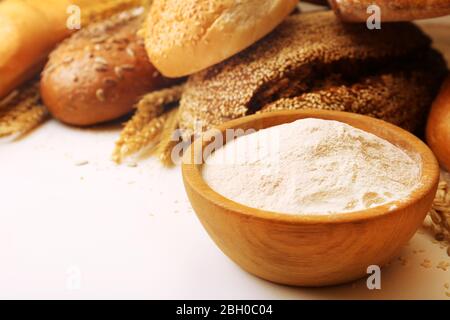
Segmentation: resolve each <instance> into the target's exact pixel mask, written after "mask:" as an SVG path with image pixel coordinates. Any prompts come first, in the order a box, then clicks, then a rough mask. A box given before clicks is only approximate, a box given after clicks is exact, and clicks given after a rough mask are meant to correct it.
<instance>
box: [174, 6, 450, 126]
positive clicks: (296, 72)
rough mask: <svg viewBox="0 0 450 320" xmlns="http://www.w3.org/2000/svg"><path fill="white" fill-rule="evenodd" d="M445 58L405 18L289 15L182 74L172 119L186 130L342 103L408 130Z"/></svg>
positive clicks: (430, 94)
mask: <svg viewBox="0 0 450 320" xmlns="http://www.w3.org/2000/svg"><path fill="white" fill-rule="evenodd" d="M445 72H446V66H445V62H444V61H443V59H442V57H441V56H440V54H438V53H435V52H434V53H433V52H432V51H431V49H430V40H429V38H428V37H427V36H425V35H424V34H423V33H422V32H421V30H420V29H419V28H417V27H416V26H415V25H413V24H411V23H395V24H385V25H383V28H382V29H381V30H373V31H370V30H368V29H367V28H366V27H365V25H357V24H352V25H347V24H343V23H341V22H340V21H339V20H338V19H337V18H336V17H335V16H334V14H333V13H332V12H330V11H327V12H315V13H308V14H299V15H293V16H291V17H289V18H288V19H286V21H285V22H283V23H282V24H281V25H280V26H279V27H278V28H277V29H276V30H275V31H274V32H272V33H271V34H270V35H268V36H267V37H265V38H264V39H262V40H260V41H259V42H258V43H256V44H254V45H253V46H252V47H250V48H248V49H247V50H245V51H244V52H241V53H240V54H238V55H236V56H234V57H232V58H230V59H228V60H227V61H224V62H222V63H220V64H218V65H216V66H213V67H211V68H209V69H207V70H204V71H202V72H199V73H197V74H195V75H193V76H191V77H190V78H189V81H188V83H187V85H186V88H185V91H184V93H183V96H182V99H181V101H180V112H179V125H180V128H181V129H184V130H186V131H187V132H188V133H189V132H191V131H192V130H193V129H194V128H195V127H196V126H198V121H200V122H201V124H202V125H203V127H204V128H205V129H208V128H210V127H212V126H215V125H218V124H221V123H223V122H225V121H227V120H231V119H235V118H238V117H242V116H245V115H247V114H251V113H254V112H257V111H259V110H263V111H270V110H277V109H286V108H319V109H333V110H346V111H353V112H358V113H362V114H368V115H372V116H375V117H378V118H381V119H385V120H388V121H391V122H393V123H396V124H398V125H401V126H403V127H405V128H407V129H409V130H416V129H418V127H419V123H422V122H423V120H422V119H423V117H424V115H425V114H426V113H427V111H428V107H429V105H430V103H431V101H432V98H433V96H434V95H435V93H436V90H437V88H438V87H439V84H440V82H441V79H442V77H443V75H444V74H445Z"/></svg>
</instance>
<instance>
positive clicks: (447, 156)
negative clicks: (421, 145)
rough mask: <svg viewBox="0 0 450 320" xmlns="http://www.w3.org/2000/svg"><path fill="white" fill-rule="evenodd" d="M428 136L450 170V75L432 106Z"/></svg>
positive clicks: (446, 167)
mask: <svg viewBox="0 0 450 320" xmlns="http://www.w3.org/2000/svg"><path fill="white" fill-rule="evenodd" d="M426 138H427V143H428V145H429V146H430V148H431V150H433V152H434V154H435V155H436V157H437V158H438V160H439V162H440V163H441V165H442V166H443V167H444V168H445V169H447V171H450V76H449V77H448V78H447V80H446V81H445V83H444V85H443V86H442V88H441V91H440V93H439V95H438V97H437V98H436V100H435V101H434V103H433V106H432V108H431V112H430V115H429V117H428V123H427V129H426Z"/></svg>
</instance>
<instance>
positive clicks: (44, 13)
mask: <svg viewBox="0 0 450 320" xmlns="http://www.w3.org/2000/svg"><path fill="white" fill-rule="evenodd" d="M68 4H69V1H68V0H45V1H44V0H41V1H31V0H28V1H25V0H5V1H3V2H0V39H2V42H1V43H0V98H2V97H4V96H5V95H7V94H8V93H9V92H10V91H12V90H13V89H15V88H16V87H17V86H19V85H20V84H21V83H23V82H24V81H25V80H28V79H30V78H31V77H32V76H33V75H35V74H36V73H37V72H38V71H39V70H40V68H42V66H43V64H44V63H45V59H46V58H47V55H48V54H49V52H50V51H51V50H52V49H53V47H54V46H55V44H56V43H57V42H58V41H60V40H62V39H63V38H64V37H66V36H67V35H68V34H69V32H70V31H69V30H68V29H67V28H66V27H65V20H66V8H67V6H68ZM48 8H52V9H51V11H49V10H48Z"/></svg>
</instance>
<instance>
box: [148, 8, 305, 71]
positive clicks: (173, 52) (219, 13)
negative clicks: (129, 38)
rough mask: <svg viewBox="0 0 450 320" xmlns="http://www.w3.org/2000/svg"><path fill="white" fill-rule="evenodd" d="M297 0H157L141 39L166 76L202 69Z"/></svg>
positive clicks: (263, 30) (266, 28)
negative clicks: (143, 39) (143, 38)
mask: <svg viewBox="0 0 450 320" xmlns="http://www.w3.org/2000/svg"><path fill="white" fill-rule="evenodd" d="M297 3H298V0H245V1H242V0H183V1H179V0H155V1H153V4H152V7H151V9H150V12H149V14H148V18H147V25H146V29H145V35H146V36H145V44H146V49H147V53H148V55H149V57H150V60H151V62H152V63H153V64H154V65H155V67H156V68H157V69H158V70H159V71H161V73H162V74H163V75H165V76H167V77H180V76H185V75H189V74H192V73H195V72H197V71H200V70H203V69H205V68H207V67H209V66H211V65H214V64H216V63H218V62H220V61H223V60H225V59H227V58H228V57H231V56H233V55H234V54H235V53H237V52H239V51H241V50H243V49H245V48H246V47H248V46H250V45H251V44H253V43H254V42H256V41H257V40H259V39H261V38H262V37H263V36H265V35H266V34H268V33H269V32H271V31H272V30H273V29H274V28H275V27H276V26H277V25H278V24H280V23H281V22H282V21H283V20H284V18H286V16H287V15H289V13H290V12H291V11H292V10H293V9H294V8H295V6H296V5H297Z"/></svg>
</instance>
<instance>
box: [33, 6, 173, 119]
mask: <svg viewBox="0 0 450 320" xmlns="http://www.w3.org/2000/svg"><path fill="white" fill-rule="evenodd" d="M143 18H144V17H143V10H142V8H138V9H134V10H130V11H125V12H122V13H120V14H118V15H116V16H113V17H112V18H109V19H107V20H104V21H101V22H98V23H94V24H92V25H89V26H88V27H86V28H84V29H82V30H81V31H79V32H77V33H75V34H74V35H72V36H71V37H70V38H68V39H66V40H65V41H64V42H62V43H61V44H60V45H59V47H58V48H57V49H56V50H54V51H53V52H52V53H51V55H50V59H49V61H48V63H47V65H46V67H45V69H44V71H43V73H42V79H41V95H42V99H43V102H44V104H45V105H46V106H47V108H48V110H49V111H50V112H51V114H52V115H53V116H54V117H55V118H57V119H59V120H60V121H62V122H64V123H67V124H71V125H78V126H86V125H92V124H97V123H101V122H105V121H109V120H113V119H116V118H118V117H120V116H123V115H125V114H127V113H129V112H131V111H132V110H133V107H134V104H135V103H136V102H137V101H138V99H139V98H140V96H142V95H144V94H146V93H148V92H151V91H153V90H156V89H160V88H163V87H165V86H168V85H170V84H172V83H174V80H173V79H167V78H164V77H163V76H161V74H160V73H159V72H158V71H157V70H156V69H155V68H154V67H153V66H152V65H151V63H150V62H149V60H148V57H147V54H146V52H145V47H144V41H143V39H141V38H139V37H138V36H137V32H138V30H139V29H140V26H141V24H142V22H143Z"/></svg>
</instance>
